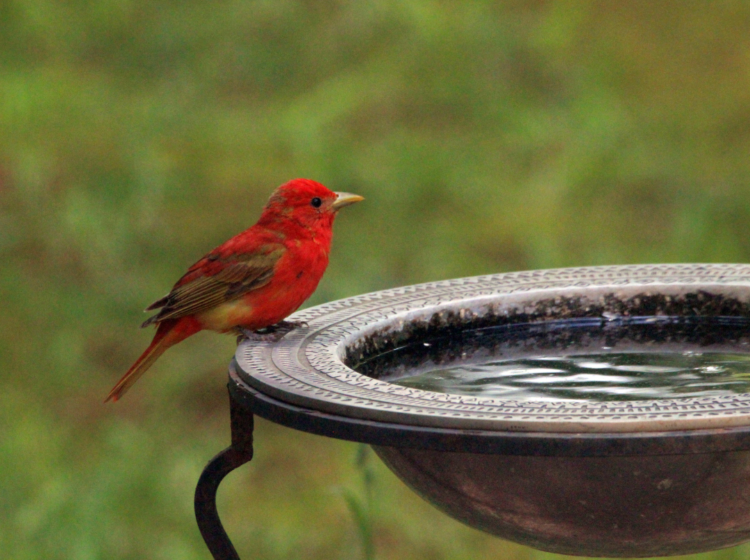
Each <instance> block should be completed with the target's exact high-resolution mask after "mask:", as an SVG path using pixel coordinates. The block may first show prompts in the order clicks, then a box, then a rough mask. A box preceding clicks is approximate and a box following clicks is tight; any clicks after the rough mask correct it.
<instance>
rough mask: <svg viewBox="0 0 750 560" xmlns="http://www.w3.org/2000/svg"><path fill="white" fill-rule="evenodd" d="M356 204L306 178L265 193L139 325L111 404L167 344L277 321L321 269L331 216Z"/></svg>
mask: <svg viewBox="0 0 750 560" xmlns="http://www.w3.org/2000/svg"><path fill="white" fill-rule="evenodd" d="M360 200H363V198H362V197H361V196H358V195H356V194H349V193H343V192H341V193H335V192H332V191H330V190H328V189H327V188H326V187H324V186H323V185H321V184H320V183H316V182H315V181H311V180H309V179H294V180H293V181H289V182H288V183H286V184H284V185H282V186H280V187H279V188H278V189H276V191H275V192H274V193H273V194H272V195H271V198H270V199H269V200H268V203H267V204H266V206H265V208H264V209H263V212H262V214H261V216H260V219H259V220H258V223H256V224H255V225H254V226H252V227H251V228H249V229H247V230H245V231H243V232H242V233H240V234H239V235H236V236H235V237H233V238H232V239H230V240H229V241H227V242H226V243H224V244H223V245H219V246H218V247H217V248H216V249H214V250H213V251H211V252H210V253H208V254H207V255H206V256H204V257H203V258H202V259H201V260H199V261H198V262H197V263H195V264H194V265H193V266H191V267H190V268H189V269H188V271H187V273H185V275H184V276H183V277H182V278H180V279H179V280H178V281H177V283H176V284H175V285H174V287H173V288H172V291H171V292H169V294H167V295H166V296H164V297H163V298H161V299H160V300H158V301H156V302H154V303H152V304H151V305H150V306H149V307H148V308H147V309H146V311H150V310H153V309H160V311H159V312H158V313H157V314H156V315H154V316H153V317H151V318H149V319H148V320H147V321H146V322H145V323H143V325H142V326H143V327H146V326H148V325H157V329H156V334H155V335H154V339H153V340H152V341H151V344H150V345H149V347H148V348H146V351H145V352H143V354H141V357H140V358H138V360H136V362H135V363H134V364H133V365H132V366H131V367H130V369H129V370H128V371H127V373H126V374H125V375H124V376H123V377H122V379H120V381H118V382H117V385H115V386H114V388H113V389H112V390H111V391H110V393H109V395H107V398H106V400H105V402H106V401H110V400H112V401H116V400H118V399H119V398H120V397H122V395H123V394H125V392H126V391H127V390H128V389H129V388H130V387H131V386H132V385H133V383H135V382H136V381H137V380H138V378H140V377H141V375H143V374H144V372H145V371H146V370H147V369H148V368H149V367H151V365H152V364H153V363H154V362H155V361H156V359H157V358H158V357H159V356H161V355H162V354H163V353H164V351H165V350H166V349H167V348H169V347H170V346H174V345H175V344H177V343H178V342H181V341H183V340H185V339H186V338H187V337H189V336H192V335H194V334H195V333H197V332H198V331H201V330H204V329H208V330H212V331H218V332H221V333H235V334H240V335H245V336H249V337H252V336H253V331H257V330H258V329H264V328H266V327H273V326H274V325H277V326H280V328H281V329H287V330H288V329H289V328H292V327H293V326H295V324H294V323H289V322H286V321H284V319H285V318H286V317H287V316H289V315H290V314H291V313H293V312H294V311H295V310H296V309H297V308H298V307H299V306H300V305H302V303H303V302H304V301H305V300H306V299H307V298H308V297H310V295H312V293H313V292H314V291H315V288H316V287H317V286H318V282H319V281H320V278H321V277H322V276H323V273H324V272H325V269H326V267H327V266H328V253H329V251H330V248H331V236H332V229H333V220H334V218H335V217H336V212H338V210H340V209H341V208H343V207H344V206H348V205H350V204H354V203H355V202H359V201H360Z"/></svg>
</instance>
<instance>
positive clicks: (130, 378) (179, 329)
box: [104, 317, 200, 402]
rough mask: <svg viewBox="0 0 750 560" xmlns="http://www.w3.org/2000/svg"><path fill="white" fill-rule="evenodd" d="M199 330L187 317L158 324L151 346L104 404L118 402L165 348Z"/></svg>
mask: <svg viewBox="0 0 750 560" xmlns="http://www.w3.org/2000/svg"><path fill="white" fill-rule="evenodd" d="M199 330H200V325H198V323H197V322H196V321H194V320H192V319H188V318H187V317H185V318H181V319H172V320H167V321H162V322H161V323H159V327H158V328H157V329H156V334H155V335H154V338H153V340H152V341H151V344H149V346H148V348H146V350H145V352H143V354H141V357H140V358H138V359H137V360H136V361H135V363H134V364H133V365H132V366H130V369H129V370H128V371H127V373H125V375H123V376H122V379H120V380H119V381H118V382H117V384H116V385H115V386H114V387H113V388H112V390H111V391H110V392H109V395H107V398H106V399H104V402H108V401H112V402H117V401H118V400H120V398H122V396H123V395H124V394H125V392H126V391H127V390H128V389H130V387H132V386H133V384H134V383H135V382H136V381H138V379H140V377H141V375H143V374H144V373H146V370H147V369H148V368H150V367H151V366H152V365H153V364H154V362H155V361H156V360H157V359H158V358H159V356H161V355H162V354H163V353H164V352H165V351H166V350H167V348H169V347H170V346H174V345H175V344H177V343H178V342H182V341H183V340H185V339H186V338H187V337H189V336H192V335H194V334H195V333H197V332H198V331H199Z"/></svg>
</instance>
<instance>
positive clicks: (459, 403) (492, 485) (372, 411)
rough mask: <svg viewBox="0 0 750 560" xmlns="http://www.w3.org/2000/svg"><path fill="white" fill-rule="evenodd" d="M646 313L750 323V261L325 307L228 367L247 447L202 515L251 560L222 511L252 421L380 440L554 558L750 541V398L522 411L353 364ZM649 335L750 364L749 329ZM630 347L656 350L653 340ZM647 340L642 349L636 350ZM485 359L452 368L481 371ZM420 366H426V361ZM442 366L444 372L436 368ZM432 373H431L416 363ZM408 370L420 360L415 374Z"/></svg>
mask: <svg viewBox="0 0 750 560" xmlns="http://www.w3.org/2000/svg"><path fill="white" fill-rule="evenodd" d="M632 317H655V318H657V319H658V318H673V319H674V318H676V319H677V320H680V319H681V318H685V319H686V320H687V319H695V318H712V319H715V320H720V321H721V320H724V319H727V318H728V319H729V320H731V319H732V318H734V319H742V320H744V319H746V318H750V266H746V265H714V264H705V265H702V264H687V265H644V266H613V267H592V268H577V269H561V270H543V271H531V272H520V273H511V274H498V275H493V276H482V277H476V278H465V279H458V280H450V281H445V282H436V283H431V284H423V285H417V286H408V287H405V288H399V289H393V290H387V291H383V292H377V293H373V294H367V295H363V296H359V297H354V298H349V299H345V300H341V301H336V302H332V303H328V304H325V305H321V306H318V307H314V308H310V309H307V310H304V311H302V312H300V313H297V314H296V315H295V316H294V317H293V318H292V319H294V320H297V321H305V322H306V323H307V326H306V327H302V328H299V329H297V330H295V331H292V332H291V333H289V334H287V335H286V336H285V337H284V338H283V339H281V340H280V341H278V342H275V343H260V344H259V343H250V342H247V341H246V342H243V343H242V344H240V345H239V347H238V348H237V353H236V355H235V359H234V360H233V362H232V365H231V367H230V378H229V393H230V401H231V411H232V446H231V447H229V448H227V449H226V450H225V451H223V452H222V453H220V454H219V455H217V456H216V457H215V458H214V460H212V461H211V463H209V465H208V466H207V467H206V470H205V471H204V472H203V474H202V476H201V479H200V481H199V483H198V488H197V490H196V502H195V504H196V516H197V519H198V524H199V526H200V528H201V532H202V534H203V536H204V539H205V540H206V542H207V544H208V546H209V548H210V549H211V552H212V553H213V555H214V557H215V558H217V559H234V558H238V556H237V554H236V552H235V551H234V548H233V547H232V545H231V543H230V541H229V539H228V538H227V536H226V533H224V531H223V529H222V527H221V523H220V522H219V518H218V514H217V512H216V506H215V494H216V490H217V487H218V485H219V483H220V482H221V479H222V478H223V477H224V476H225V475H226V474H227V473H228V472H230V471H231V470H232V469H234V468H236V467H237V466H239V465H241V464H243V463H244V462H247V461H249V460H250V458H251V457H252V425H253V424H252V421H253V415H258V416H260V417H263V418H267V419H269V420H272V421H274V422H277V423H280V424H283V425H285V426H289V427H291V428H295V429H298V430H302V431H306V432H311V433H316V434H321V435H325V436H329V437H335V438H340V439H345V440H350V441H358V442H364V443H368V444H370V445H372V446H373V447H374V449H375V451H376V453H377V454H378V455H379V456H380V457H381V459H382V460H383V461H384V462H385V463H386V464H387V465H388V466H389V467H390V468H391V469H392V470H393V472H394V473H396V475H397V476H399V477H400V478H401V479H402V480H403V481H404V482H405V483H406V484H407V485H409V486H410V487H411V488H412V489H414V490H415V491H416V492H417V493H418V494H419V495H420V496H422V497H423V498H425V499H426V500H428V501H429V502H431V503H432V504H434V505H435V506H436V507H438V508H439V509H441V510H442V511H444V512H446V513H447V514H448V515H451V516H452V517H454V518H456V519H458V520H460V521H462V522H464V523H466V524H468V525H471V526H473V527H476V528H478V529H482V530H484V531H487V532H489V533H492V534H495V535H497V536H499V537H502V538H505V539H508V540H512V541H515V542H519V543H523V544H526V545H528V546H531V547H534V548H538V549H541V550H546V551H551V552H557V553H562V554H572V555H581V556H611V557H644V556H670V555H678V554H690V553H695V552H702V551H708V550H714V549H718V548H724V547H729V546H734V545H737V544H740V543H742V542H745V541H747V540H750V394H745V393H741V394H735V395H729V396H705V397H698V398H681V399H656V400H643V401H603V402H602V401H571V400H567V401H566V400H559V401H555V400H546V401H533V400H531V401H512V400H504V399H498V398H486V397H477V396H462V395H455V394H446V393H437V392H431V391H422V390H418V389H413V388H406V387H402V386H399V385H395V384H392V383H388V382H387V381H384V380H382V379H378V378H377V375H375V376H374V377H373V376H368V375H364V374H362V373H357V372H356V371H354V370H353V369H352V366H356V365H357V364H359V363H361V362H363V361H366V360H367V359H368V357H371V356H375V355H379V354H383V353H384V352H387V351H389V350H392V349H394V348H398V347H402V346H404V345H407V344H413V343H414V342H419V341H420V340H428V339H429V340H435V339H440V338H442V339H445V340H449V339H456V338H460V336H461V333H462V332H464V331H468V330H471V329H477V328H479V329H492V328H497V327H502V326H503V325H508V324H524V325H526V324H532V325H543V324H545V323H548V322H551V321H566V320H584V321H589V322H592V321H593V322H596V321H601V322H602V323H606V322H608V321H612V320H613V318H614V320H619V319H621V318H632ZM649 332H650V333H651V334H649V335H648V336H649V337H653V338H654V340H656V339H659V342H660V343H666V344H669V345H671V347H673V348H680V347H681V346H682V345H684V344H688V343H689V344H690V345H692V346H699V347H705V348H717V349H719V350H722V351H735V352H748V344H749V343H750V332H748V333H747V335H745V334H742V335H741V336H739V337H737V336H735V337H733V338H732V337H730V338H729V339H724V338H722V337H721V336H718V335H717V334H716V333H715V332H714V331H712V330H711V329H708V330H706V329H703V330H702V331H700V332H696V333H693V334H690V333H687V334H684V336H677V337H674V336H672V335H670V336H668V337H666V338H667V340H665V336H662V335H660V334H659V330H658V321H657V327H656V330H652V331H649ZM639 337H640V339H639V340H636V341H635V342H634V337H633V336H630V337H628V336H625V337H623V338H621V339H619V340H617V341H615V343H616V344H622V345H623V346H624V347H626V348H627V347H628V345H632V344H635V343H637V344H640V345H644V344H645V345H648V344H650V343H651V341H650V340H644V339H643V336H642V335H639ZM636 338H637V337H636ZM471 358H472V349H471V348H467V350H466V351H465V352H464V351H462V352H458V353H457V354H456V353H455V352H453V353H452V354H451V356H449V358H447V359H449V360H453V361H456V360H462V359H471ZM421 359H424V357H422V358H421ZM430 359H434V356H433V357H432V358H430ZM415 363H416V362H415ZM407 365H408V364H407Z"/></svg>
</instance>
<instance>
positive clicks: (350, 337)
mask: <svg viewBox="0 0 750 560" xmlns="http://www.w3.org/2000/svg"><path fill="white" fill-rule="evenodd" d="M698 291H704V292H709V293H717V294H723V295H725V296H730V297H732V298H735V299H737V300H740V301H743V302H746V303H747V302H750V265H721V264H674V265H628V266H607V267H586V268H569V269H557V270H539V271H530V272H517V273H508V274H496V275H490V276H478V277H472V278H461V279H456V280H448V281H443V282H434V283H429V284H419V285H414V286H407V287H403V288H396V289H391V290H385V291H381V292H374V293H370V294H365V295H362V296H357V297H352V298H348V299H343V300H339V301H334V302H331V303H327V304H324V305H320V306H317V307H312V308H310V309H306V310H303V311H301V312H298V313H296V314H295V315H293V316H292V317H291V318H290V320H295V321H304V322H306V323H307V325H308V326H307V327H303V328H299V329H296V330H294V331H292V332H291V333H289V334H287V335H286V336H285V337H284V338H283V339H281V340H280V341H278V342H276V343H256V342H252V343H251V342H248V341H245V342H243V343H242V344H240V346H239V347H238V349H237V353H236V356H235V359H236V363H237V366H238V368H237V369H238V374H239V375H240V377H241V378H242V379H243V380H244V381H245V382H246V383H248V384H249V385H251V386H252V387H254V388H255V389H257V390H259V391H261V392H263V393H266V394H268V395H270V396H272V397H274V398H277V399H280V400H282V401H286V402H289V403H292V404H296V405H299V406H304V407H307V408H310V409H313V410H320V411H325V412H329V413H333V414H340V415H343V416H348V417H353V418H361V419H369V420H378V421H381V422H394V423H401V424H407V425H414V426H427V427H430V426H432V427H446V428H460V429H483V430H498V431H536V432H539V431H541V432H639V431H672V430H686V429H699V428H718V427H730V426H745V425H750V394H739V395H734V396H728V397H704V398H685V399H672V400H650V401H622V402H576V401H513V400H502V399H496V398H485V397H467V396H460V395H450V394H443V393H434V392H429V391H422V390H418V389H411V388H406V387H401V386H398V385H393V384H390V383H387V382H384V381H379V380H376V379H372V378H369V377H367V376H364V375H361V374H359V373H357V372H355V371H353V370H352V369H350V368H348V367H347V366H346V365H344V363H343V356H344V355H345V348H346V347H347V345H350V344H353V343H354V342H356V341H357V340H358V339H360V338H362V337H363V336H365V335H366V334H368V333H371V332H373V331H375V330H377V329H383V328H386V329H387V328H394V329H395V328H398V325H399V324H403V322H405V321H414V320H417V321H419V320H422V321H427V320H429V318H430V317H433V316H434V315H435V314H438V313H440V312H441V311H455V312H457V313H461V314H463V313H473V314H477V315H479V314H481V313H483V312H485V311H486V310H487V309H493V310H494V312H498V310H500V312H502V309H503V307H504V306H516V307H517V306H519V305H520V306H523V305H530V304H531V303H533V302H535V301H539V300H542V299H549V298H554V297H556V296H559V295H569V294H576V295H580V296H582V297H585V298H590V299H591V300H592V301H595V300H596V299H597V298H601V297H603V296H605V295H612V294H614V295H616V296H618V295H619V296H621V297H624V296H631V297H632V296H636V295H638V294H653V293H659V294H675V295H679V294H686V293H695V292H698ZM462 316H463V315H462Z"/></svg>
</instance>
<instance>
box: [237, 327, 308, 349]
mask: <svg viewBox="0 0 750 560" xmlns="http://www.w3.org/2000/svg"><path fill="white" fill-rule="evenodd" d="M307 326H308V325H307V323H306V322H305V321H279V322H278V323H275V324H273V325H270V326H268V327H264V328H262V329H258V330H257V331H251V330H248V329H245V328H243V327H237V328H236V329H235V331H236V332H237V333H238V336H237V344H239V343H240V342H242V341H243V340H250V341H253V342H278V341H279V340H281V339H282V338H284V335H286V334H288V333H290V332H291V331H293V330H294V329H296V328H299V327H307Z"/></svg>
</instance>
